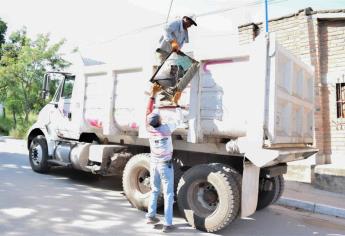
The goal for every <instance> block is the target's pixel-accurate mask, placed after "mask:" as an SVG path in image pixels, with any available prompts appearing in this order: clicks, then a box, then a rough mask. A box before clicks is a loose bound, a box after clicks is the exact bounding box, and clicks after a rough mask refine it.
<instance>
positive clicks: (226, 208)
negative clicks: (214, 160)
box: [177, 164, 240, 232]
mask: <svg viewBox="0 0 345 236" xmlns="http://www.w3.org/2000/svg"><path fill="white" fill-rule="evenodd" d="M177 194H178V195H177V202H178V206H179V209H180V212H181V213H182V215H183V216H184V218H185V219H186V220H187V221H188V223H189V224H190V225H192V226H193V227H195V228H197V229H200V230H203V231H207V232H215V231H218V230H221V229H223V228H224V227H226V226H227V225H228V224H229V223H231V222H232V221H233V220H235V219H236V217H237V216H238V212H239V207H240V191H239V186H238V184H237V181H236V179H235V178H234V177H233V176H232V174H231V173H229V172H226V171H225V170H222V169H220V168H216V167H214V166H212V165H209V164H203V165H197V166H194V167H192V168H190V169H189V170H187V171H186V172H185V174H184V175H183V176H182V178H181V180H180V182H179V185H178V190H177Z"/></svg>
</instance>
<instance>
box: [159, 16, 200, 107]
mask: <svg viewBox="0 0 345 236" xmlns="http://www.w3.org/2000/svg"><path fill="white" fill-rule="evenodd" d="M194 19H195V16H183V17H182V19H177V20H174V21H172V22H170V23H169V24H168V25H167V26H166V27H165V28H164V32H163V35H162V36H161V38H160V40H159V47H158V48H157V50H156V53H157V57H158V59H159V62H160V64H162V63H163V62H164V61H165V60H166V59H167V58H168V57H169V55H170V54H171V52H176V53H177V54H179V52H180V49H181V48H182V46H183V44H184V43H188V42H189V37H188V28H190V27H191V26H192V25H194V26H197V24H196V23H195V20H194ZM198 68H199V63H193V64H192V66H191V67H190V68H189V69H188V70H187V71H186V72H185V74H184V76H183V77H182V78H181V79H180V81H179V82H178V83H177V84H176V85H175V86H174V87H171V88H168V89H166V90H164V91H163V94H164V95H165V97H166V98H168V99H169V100H171V101H172V102H173V103H175V104H177V101H178V99H179V98H180V97H181V92H182V90H183V89H184V88H185V87H186V86H187V85H188V83H189V82H190V80H191V79H192V78H193V76H194V74H195V72H196V70H197V69H198Z"/></svg>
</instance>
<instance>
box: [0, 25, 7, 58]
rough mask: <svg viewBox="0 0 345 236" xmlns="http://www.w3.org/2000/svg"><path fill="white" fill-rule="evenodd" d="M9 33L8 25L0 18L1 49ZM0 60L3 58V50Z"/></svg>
mask: <svg viewBox="0 0 345 236" xmlns="http://www.w3.org/2000/svg"><path fill="white" fill-rule="evenodd" d="M6 31H7V24H6V23H5V22H4V21H2V20H1V18H0V48H1V45H2V44H3V43H4V42H5V35H6ZM0 58H1V50H0Z"/></svg>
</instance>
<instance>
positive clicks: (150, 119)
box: [147, 110, 160, 128]
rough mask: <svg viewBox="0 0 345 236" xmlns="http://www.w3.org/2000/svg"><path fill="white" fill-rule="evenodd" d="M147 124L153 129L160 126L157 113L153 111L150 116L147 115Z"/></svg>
mask: <svg viewBox="0 0 345 236" xmlns="http://www.w3.org/2000/svg"><path fill="white" fill-rule="evenodd" d="M147 123H148V124H149V125H150V126H152V127H154V128H156V127H158V126H159V124H160V115H159V112H157V111H155V110H154V111H153V112H152V113H151V114H150V115H148V117H147Z"/></svg>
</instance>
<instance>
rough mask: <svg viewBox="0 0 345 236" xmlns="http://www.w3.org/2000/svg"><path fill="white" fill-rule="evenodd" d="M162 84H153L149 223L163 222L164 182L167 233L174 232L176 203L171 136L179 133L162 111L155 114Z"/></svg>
mask: <svg viewBox="0 0 345 236" xmlns="http://www.w3.org/2000/svg"><path fill="white" fill-rule="evenodd" d="M160 89H161V88H160V86H159V85H158V84H156V83H155V84H153V85H152V88H151V97H150V100H149V103H148V105H147V111H146V126H147V131H148V132H149V141H150V149H151V157H150V159H151V160H150V176H151V180H150V181H151V189H152V191H151V197H150V203H149V206H148V213H147V214H146V218H147V223H148V224H155V223H158V222H159V219H158V218H157V217H156V212H157V199H158V197H159V194H160V186H161V182H162V185H163V193H164V225H163V232H169V231H171V230H172V229H173V226H172V218H173V203H174V168H173V165H172V154H173V146H172V139H171V134H172V133H173V131H174V130H175V129H176V124H164V123H162V121H161V117H160V115H159V113H158V111H156V110H153V106H154V101H155V96H156V94H157V92H159V91H160Z"/></svg>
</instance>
